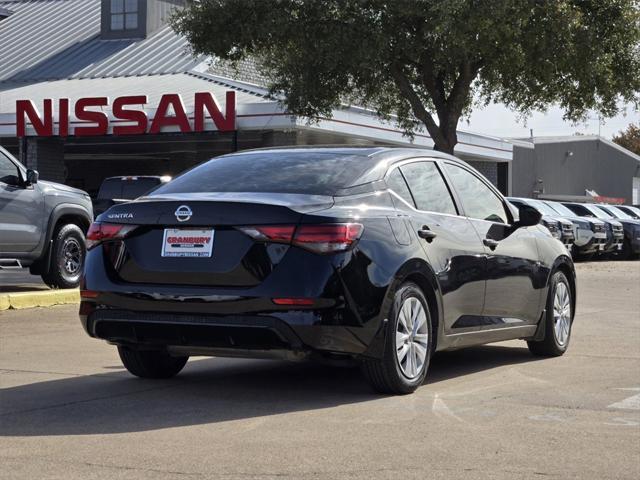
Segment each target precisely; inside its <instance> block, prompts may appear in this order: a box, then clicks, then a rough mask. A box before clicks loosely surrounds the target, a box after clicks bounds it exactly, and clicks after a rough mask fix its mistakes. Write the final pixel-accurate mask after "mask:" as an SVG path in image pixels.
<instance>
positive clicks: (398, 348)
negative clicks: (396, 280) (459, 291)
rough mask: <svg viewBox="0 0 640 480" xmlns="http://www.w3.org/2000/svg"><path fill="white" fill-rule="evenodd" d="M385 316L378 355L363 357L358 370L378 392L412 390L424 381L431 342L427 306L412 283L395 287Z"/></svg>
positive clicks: (410, 391) (431, 336)
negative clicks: (383, 335) (385, 323)
mask: <svg viewBox="0 0 640 480" xmlns="http://www.w3.org/2000/svg"><path fill="white" fill-rule="evenodd" d="M388 318H389V320H388V325H387V335H386V339H385V346H384V353H383V355H382V358H380V359H366V360H364V361H363V363H362V370H363V373H364V375H365V377H366V378H367V380H369V383H370V384H371V386H372V387H373V388H374V390H376V391H378V392H380V393H392V394H407V393H412V392H414V391H415V390H416V389H417V388H418V387H419V386H420V385H422V382H424V379H425V377H426V375H427V369H428V368H429V360H430V359H431V350H432V346H433V335H432V333H433V330H432V329H431V316H430V314H429V307H428V305H427V300H426V299H425V297H424V295H423V293H422V291H421V290H420V288H419V287H418V286H417V285H416V284H414V283H405V284H403V285H402V286H401V287H400V288H399V289H398V291H397V292H396V293H395V297H394V301H393V306H392V307H391V311H390V312H389V317H388Z"/></svg>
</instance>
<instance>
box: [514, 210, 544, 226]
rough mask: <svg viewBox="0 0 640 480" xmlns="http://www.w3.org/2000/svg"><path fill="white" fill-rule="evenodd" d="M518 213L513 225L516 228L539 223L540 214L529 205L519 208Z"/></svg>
mask: <svg viewBox="0 0 640 480" xmlns="http://www.w3.org/2000/svg"><path fill="white" fill-rule="evenodd" d="M518 213H519V216H520V218H519V219H518V221H517V222H516V223H515V226H516V227H517V228H520V227H530V226H532V225H537V224H538V223H540V219H541V218H542V214H541V213H540V212H539V211H538V210H536V209H535V208H533V207H531V206H529V205H522V206H521V207H519V208H518Z"/></svg>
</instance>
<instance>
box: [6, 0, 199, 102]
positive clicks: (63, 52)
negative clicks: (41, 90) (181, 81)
mask: <svg viewBox="0 0 640 480" xmlns="http://www.w3.org/2000/svg"><path fill="white" fill-rule="evenodd" d="M0 7H1V8H6V9H8V10H11V11H13V12H15V13H14V14H13V15H11V16H10V17H8V18H6V19H4V20H3V21H2V23H0V58H1V59H2V61H0V90H5V89H7V88H15V87H16V84H20V83H29V82H39V81H43V80H58V79H64V78H105V77H122V76H135V75H155V74H167V73H179V72H186V71H188V70H190V69H192V68H193V67H195V66H196V65H198V64H200V63H201V62H202V59H201V58H196V57H194V56H192V55H191V53H190V52H189V50H188V42H187V40H186V39H185V38H183V37H180V36H178V35H177V34H176V33H174V32H173V31H172V30H171V28H170V27H169V26H165V27H163V28H161V29H160V30H158V31H156V32H153V33H152V34H151V35H149V36H148V37H147V38H145V39H124V40H102V39H101V38H100V0H24V1H5V0H0Z"/></svg>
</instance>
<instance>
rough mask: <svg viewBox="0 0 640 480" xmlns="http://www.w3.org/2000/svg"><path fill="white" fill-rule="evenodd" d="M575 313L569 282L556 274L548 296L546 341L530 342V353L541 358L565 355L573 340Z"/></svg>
mask: <svg viewBox="0 0 640 480" xmlns="http://www.w3.org/2000/svg"><path fill="white" fill-rule="evenodd" d="M573 313H574V312H573V301H572V298H571V287H570V286H569V281H568V280H567V277H566V276H565V275H564V273H562V272H556V273H555V274H554V275H553V277H552V278H551V282H550V285H549V294H548V295H547V308H546V312H545V315H546V317H545V325H544V327H545V332H544V340H542V341H528V342H527V346H528V347H529V351H530V352H531V353H533V354H534V355H537V356H540V357H559V356H561V355H564V352H566V351H567V348H568V347H569V340H571V326H572V323H573Z"/></svg>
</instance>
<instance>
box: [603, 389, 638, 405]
mask: <svg viewBox="0 0 640 480" xmlns="http://www.w3.org/2000/svg"><path fill="white" fill-rule="evenodd" d="M618 390H631V391H634V392H640V388H619V389H618ZM607 408H618V409H620V410H640V393H638V394H636V395H632V396H631V397H627V398H625V399H624V400H620V401H619V402H615V403H612V404H611V405H609V406H608V407H607Z"/></svg>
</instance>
